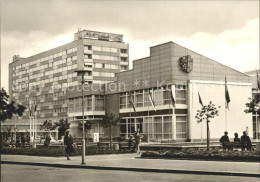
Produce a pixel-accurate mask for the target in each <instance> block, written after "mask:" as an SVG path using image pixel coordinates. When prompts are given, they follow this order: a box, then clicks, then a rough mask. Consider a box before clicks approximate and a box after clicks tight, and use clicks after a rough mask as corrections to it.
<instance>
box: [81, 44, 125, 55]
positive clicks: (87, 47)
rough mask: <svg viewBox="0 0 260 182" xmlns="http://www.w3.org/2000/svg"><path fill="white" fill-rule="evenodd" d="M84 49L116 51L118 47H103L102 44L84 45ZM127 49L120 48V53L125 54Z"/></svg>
mask: <svg viewBox="0 0 260 182" xmlns="http://www.w3.org/2000/svg"><path fill="white" fill-rule="evenodd" d="M84 50H93V51H102V52H115V53H118V52H119V51H118V50H119V49H118V48H114V47H103V46H90V45H84ZM127 52H128V51H127V49H120V53H121V54H127Z"/></svg>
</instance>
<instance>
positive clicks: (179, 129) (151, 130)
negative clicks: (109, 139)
mask: <svg viewBox="0 0 260 182" xmlns="http://www.w3.org/2000/svg"><path fill="white" fill-rule="evenodd" d="M175 117H176V128H173V125H172V115H164V116H150V117H135V118H123V119H121V121H120V134H121V136H125V137H126V138H128V137H129V136H130V135H134V133H135V131H137V130H138V129H139V130H140V132H141V133H144V134H147V137H148V140H149V141H151V140H155V141H158V140H162V139H173V134H174V131H176V139H186V138H187V115H176V116H175Z"/></svg>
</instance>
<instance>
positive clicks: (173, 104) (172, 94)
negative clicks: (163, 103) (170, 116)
mask: <svg viewBox="0 0 260 182" xmlns="http://www.w3.org/2000/svg"><path fill="white" fill-rule="evenodd" d="M171 101H172V106H173V107H174V108H175V99H174V92H173V90H172V91H171Z"/></svg>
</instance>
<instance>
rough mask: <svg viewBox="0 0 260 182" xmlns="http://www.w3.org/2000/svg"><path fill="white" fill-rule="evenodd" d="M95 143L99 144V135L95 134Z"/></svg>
mask: <svg viewBox="0 0 260 182" xmlns="http://www.w3.org/2000/svg"><path fill="white" fill-rule="evenodd" d="M93 142H99V133H94V137H93Z"/></svg>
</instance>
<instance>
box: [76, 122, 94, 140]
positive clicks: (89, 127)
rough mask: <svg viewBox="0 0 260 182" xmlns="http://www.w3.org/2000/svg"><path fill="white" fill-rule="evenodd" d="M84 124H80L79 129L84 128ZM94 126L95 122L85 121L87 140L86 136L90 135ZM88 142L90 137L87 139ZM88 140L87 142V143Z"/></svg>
mask: <svg viewBox="0 0 260 182" xmlns="http://www.w3.org/2000/svg"><path fill="white" fill-rule="evenodd" d="M82 125H83V124H82V123H79V128H82ZM93 125H94V121H92V120H85V124H84V126H85V138H86V134H87V133H88V131H89V130H91V129H92V128H93ZM87 140H88V137H87ZM87 140H86V142H87Z"/></svg>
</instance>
